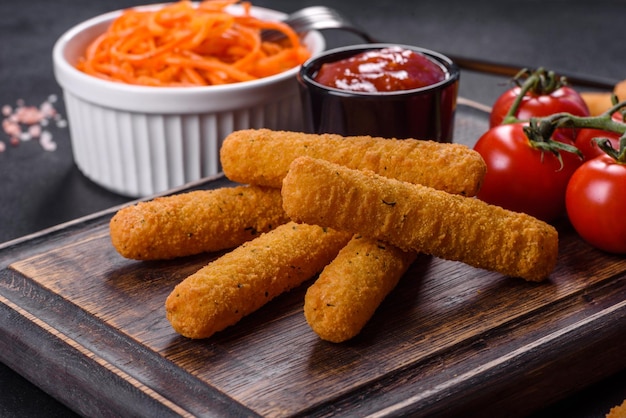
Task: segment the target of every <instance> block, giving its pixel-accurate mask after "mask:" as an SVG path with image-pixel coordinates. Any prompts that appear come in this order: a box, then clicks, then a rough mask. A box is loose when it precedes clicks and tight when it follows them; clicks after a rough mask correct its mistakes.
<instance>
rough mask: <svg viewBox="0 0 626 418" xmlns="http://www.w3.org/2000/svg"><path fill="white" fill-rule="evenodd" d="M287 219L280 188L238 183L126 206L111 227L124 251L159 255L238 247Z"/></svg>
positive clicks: (143, 257)
mask: <svg viewBox="0 0 626 418" xmlns="http://www.w3.org/2000/svg"><path fill="white" fill-rule="evenodd" d="M288 220H289V218H288V217H287V216H286V215H285V212H284V211H283V209H282V199H281V196H280V191H279V190H276V189H270V188H266V187H256V186H238V187H224V188H221V189H215V190H202V191H194V192H187V193H182V194H177V195H172V196H166V197H160V198H157V199H154V200H151V201H147V202H140V203H137V204H134V205H132V206H127V207H124V208H122V209H120V210H119V211H118V212H117V213H116V214H115V215H114V216H113V218H112V219H111V221H110V224H109V230H110V234H111V242H112V243H113V246H114V247H115V249H116V250H117V251H118V252H119V253H120V254H121V255H122V256H124V257H126V258H131V259H136V260H158V259H171V258H175V257H182V256H188V255H193V254H199V253H202V252H210V251H219V250H224V249H228V248H233V247H236V246H237V245H239V244H241V243H243V242H245V241H249V240H251V239H253V238H255V237H256V236H258V235H259V234H261V233H262V232H267V231H270V230H272V229H273V228H276V227H277V226H279V225H281V224H284V223H285V222H287V221H288Z"/></svg>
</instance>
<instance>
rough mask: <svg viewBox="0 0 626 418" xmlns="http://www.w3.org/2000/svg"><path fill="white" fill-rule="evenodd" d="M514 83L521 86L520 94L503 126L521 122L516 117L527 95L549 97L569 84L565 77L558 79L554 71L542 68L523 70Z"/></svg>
mask: <svg viewBox="0 0 626 418" xmlns="http://www.w3.org/2000/svg"><path fill="white" fill-rule="evenodd" d="M522 79H524V82H523V83H521V82H520V81H521V80H522ZM513 81H514V82H515V83H516V84H517V85H518V86H519V88H520V92H519V94H518V95H517V97H516V98H515V100H514V101H513V103H512V104H511V107H510V108H509V111H508V112H507V114H506V115H505V116H504V119H503V121H502V123H503V124H509V123H516V122H520V120H519V119H518V118H517V116H516V115H517V112H518V110H519V107H520V105H521V103H522V100H523V99H524V96H526V94H527V93H531V94H533V95H535V96H541V95H548V94H550V93H552V92H554V91H555V90H558V89H560V88H561V87H563V86H565V85H566V84H567V81H566V79H565V77H557V76H556V74H555V73H554V72H553V71H547V70H546V69H545V68H541V67H540V68H538V69H537V70H535V71H534V72H531V71H530V70H528V69H523V70H522V71H520V72H519V73H517V75H516V76H515V77H514V78H513Z"/></svg>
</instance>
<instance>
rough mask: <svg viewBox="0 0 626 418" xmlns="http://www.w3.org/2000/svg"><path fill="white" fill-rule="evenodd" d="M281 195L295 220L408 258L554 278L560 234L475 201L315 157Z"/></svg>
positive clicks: (291, 176)
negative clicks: (375, 242) (384, 245)
mask: <svg viewBox="0 0 626 418" xmlns="http://www.w3.org/2000/svg"><path fill="white" fill-rule="evenodd" d="M282 193H283V207H284V209H285V212H286V213H287V214H288V215H289V216H290V217H291V218H292V219H293V220H294V221H298V222H306V223H309V224H316V225H322V226H328V227H332V228H336V229H339V230H345V231H349V232H352V233H360V234H363V235H364V236H367V237H370V238H374V239H379V240H381V241H385V242H388V243H390V244H393V245H395V246H397V247H399V248H401V249H404V250H406V251H410V250H412V251H422V252H424V253H427V254H431V255H434V256H437V257H441V258H444V259H448V260H455V261H462V262H465V263H467V264H469V265H472V266H474V267H479V268H484V269H488V270H493V271H497V272H500V273H502V274H505V275H509V276H516V277H522V278H524V279H526V280H530V281H541V280H543V279H545V278H547V277H548V276H549V274H550V273H551V272H552V270H553V269H554V267H555V265H556V260H557V255H558V233H557V231H556V229H555V228H554V227H552V226H551V225H548V224H547V223H545V222H542V221H540V220H538V219H535V218H533V217H532V216H529V215H526V214H522V213H516V212H511V211H508V210H506V209H503V208H501V207H499V206H493V205H489V204H487V203H485V202H483V201H481V200H478V199H476V198H468V197H463V196H457V195H452V194H449V193H446V192H443V191H439V190H435V189H433V188H430V187H426V186H421V185H415V184H409V183H406V182H401V181H398V180H394V179H388V178H385V177H382V176H379V175H376V174H375V173H372V172H363V171H359V170H351V169H349V168H346V167H342V166H340V165H337V164H333V163H330V162H328V161H324V160H320V159H313V158H309V157H301V158H298V159H296V160H295V161H294V162H293V163H292V165H291V168H290V170H289V173H288V175H287V176H286V177H285V180H284V182H283V189H282Z"/></svg>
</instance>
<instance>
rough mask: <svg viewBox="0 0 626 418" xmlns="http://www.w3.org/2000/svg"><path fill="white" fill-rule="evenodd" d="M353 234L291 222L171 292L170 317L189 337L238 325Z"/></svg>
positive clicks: (334, 252) (307, 276) (312, 270)
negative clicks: (242, 319)
mask: <svg viewBox="0 0 626 418" xmlns="http://www.w3.org/2000/svg"><path fill="white" fill-rule="evenodd" d="M351 236H352V235H351V234H348V233H345V232H338V231H334V230H332V229H330V228H323V227H320V226H313V225H305V224H296V223H293V222H289V223H287V224H283V225H281V226H279V227H278V228H276V229H274V230H273V231H270V232H268V233H265V234H263V235H261V236H259V237H257V238H255V239H254V240H252V241H249V242H246V243H244V244H242V245H241V246H239V247H237V248H235V249H234V250H232V251H231V252H229V253H227V254H225V255H223V256H222V257H220V258H218V259H216V260H215V261H213V262H211V263H210V264H208V265H207V266H205V267H203V268H202V269H200V270H199V271H198V272H196V273H195V274H192V275H191V276H189V277H188V278H186V279H185V280H183V281H182V282H181V283H180V284H178V285H177V286H176V287H175V288H174V290H173V291H172V292H171V293H170V295H169V296H168V297H167V300H166V302H165V309H166V312H167V319H168V320H169V321H170V323H171V324H172V327H173V328H174V330H176V331H177V332H178V333H180V334H182V335H183V336H185V337H188V338H208V337H210V336H211V335H213V334H214V333H215V332H217V331H221V330H223V329H224V328H226V327H228V326H230V325H234V324H235V323H237V322H238V321H239V320H240V319H241V318H243V317H244V316H246V315H248V314H250V313H252V312H254V311H255V310H257V309H259V308H260V307H261V306H263V305H264V304H265V303H267V302H269V301H270V300H272V299H273V298H274V297H276V296H278V295H280V294H281V293H283V292H286V291H287V290H290V289H292V288H294V287H296V286H298V285H300V284H301V283H303V282H304V281H305V280H308V279H310V278H312V277H313V276H314V275H315V274H317V273H319V272H320V271H322V269H323V268H324V266H325V265H327V264H328V263H330V262H331V261H332V259H333V258H334V257H335V256H336V255H337V253H338V252H339V250H341V248H342V247H343V246H345V245H346V243H347V242H348V241H349V240H350V237H351Z"/></svg>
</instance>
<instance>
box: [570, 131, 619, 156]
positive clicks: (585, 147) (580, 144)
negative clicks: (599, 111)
mask: <svg viewBox="0 0 626 418" xmlns="http://www.w3.org/2000/svg"><path fill="white" fill-rule="evenodd" d="M593 138H607V139H608V140H609V141H611V145H612V146H613V148H615V149H617V148H619V138H620V134H617V133H615V132H608V131H602V130H600V129H589V128H586V129H580V130H579V131H578V135H577V136H576V142H575V146H576V148H578V149H579V150H580V152H582V153H583V155H584V156H585V160H591V159H593V158H595V157H599V156H601V155H605V152H604V151H602V150H601V149H600V147H598V144H596V142H595V141H594V140H593Z"/></svg>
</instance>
